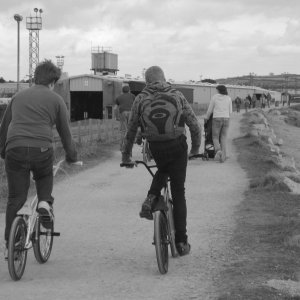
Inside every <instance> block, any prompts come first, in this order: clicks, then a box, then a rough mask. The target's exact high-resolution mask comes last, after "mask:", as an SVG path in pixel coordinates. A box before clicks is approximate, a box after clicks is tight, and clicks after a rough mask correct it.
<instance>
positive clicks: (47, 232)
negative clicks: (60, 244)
mask: <svg viewBox="0 0 300 300" xmlns="http://www.w3.org/2000/svg"><path fill="white" fill-rule="evenodd" d="M35 229H36V233H34V234H35V235H37V236H33V252H34V256H35V258H36V260H37V261H38V262H39V263H40V264H44V263H45V262H47V261H48V259H49V257H50V255H51V251H52V246H53V222H52V223H51V226H50V228H49V229H46V228H44V226H43V225H42V222H41V217H38V218H37V219H36V226H35Z"/></svg>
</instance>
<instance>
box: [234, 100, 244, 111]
mask: <svg viewBox="0 0 300 300" xmlns="http://www.w3.org/2000/svg"><path fill="white" fill-rule="evenodd" d="M234 102H235V107H236V112H237V113H239V112H240V111H241V104H242V99H241V98H240V97H239V96H237V97H236V98H235V100H234Z"/></svg>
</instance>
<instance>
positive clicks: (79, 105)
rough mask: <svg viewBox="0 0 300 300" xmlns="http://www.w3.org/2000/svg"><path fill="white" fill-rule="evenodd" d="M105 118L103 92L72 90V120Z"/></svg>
mask: <svg viewBox="0 0 300 300" xmlns="http://www.w3.org/2000/svg"><path fill="white" fill-rule="evenodd" d="M84 119H103V92H71V121H79V120H84Z"/></svg>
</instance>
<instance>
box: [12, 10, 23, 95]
mask: <svg viewBox="0 0 300 300" xmlns="http://www.w3.org/2000/svg"><path fill="white" fill-rule="evenodd" d="M14 19H15V20H16V21H17V23H18V54H17V56H18V60H17V92H18V91H19V87H20V22H21V21H22V20H23V17H22V16H21V15H19V14H15V15H14Z"/></svg>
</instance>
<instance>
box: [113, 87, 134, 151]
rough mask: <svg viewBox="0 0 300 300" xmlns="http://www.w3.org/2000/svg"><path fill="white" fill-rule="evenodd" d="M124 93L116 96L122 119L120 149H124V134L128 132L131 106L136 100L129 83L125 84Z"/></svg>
mask: <svg viewBox="0 0 300 300" xmlns="http://www.w3.org/2000/svg"><path fill="white" fill-rule="evenodd" d="M122 92H123V94H121V95H120V96H118V97H117V98H116V106H117V107H118V109H119V119H120V132H121V143H120V150H122V147H123V142H124V136H125V134H126V132H127V126H128V122H129V117H130V111H131V107H132V104H133V101H134V98H135V97H134V95H133V94H131V93H130V88H129V86H128V85H125V86H123V88H122Z"/></svg>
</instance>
